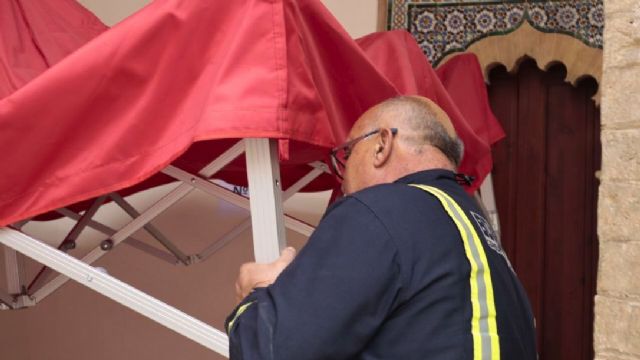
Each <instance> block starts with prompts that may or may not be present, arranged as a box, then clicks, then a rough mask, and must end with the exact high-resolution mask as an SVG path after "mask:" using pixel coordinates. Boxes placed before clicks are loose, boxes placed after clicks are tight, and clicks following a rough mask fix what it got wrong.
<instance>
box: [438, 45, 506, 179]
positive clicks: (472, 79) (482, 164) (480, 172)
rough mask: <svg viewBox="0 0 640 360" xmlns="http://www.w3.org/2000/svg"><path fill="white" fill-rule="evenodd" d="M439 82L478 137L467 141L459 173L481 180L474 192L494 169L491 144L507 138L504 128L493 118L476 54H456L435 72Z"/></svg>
mask: <svg viewBox="0 0 640 360" xmlns="http://www.w3.org/2000/svg"><path fill="white" fill-rule="evenodd" d="M436 73H437V74H438V77H439V79H440V81H442V84H443V85H444V87H445V89H447V93H449V94H450V95H451V99H452V100H453V101H454V102H455V103H456V105H457V106H458V109H460V113H461V114H462V116H463V117H464V119H465V120H466V121H465V124H467V125H468V126H469V129H468V130H470V131H471V133H473V134H475V135H476V137H475V138H474V140H478V141H477V142H475V141H474V142H473V143H471V142H467V141H465V147H466V149H465V159H464V161H463V162H462V164H461V165H460V169H459V170H460V172H462V173H465V174H469V175H472V176H475V177H477V178H478V180H479V181H478V180H477V181H475V182H474V183H473V184H472V186H471V190H474V191H475V190H476V189H477V188H478V187H480V185H481V184H482V180H483V179H484V178H485V177H486V176H487V174H489V172H491V169H492V168H493V158H492V157H491V145H493V144H495V143H496V142H498V141H500V140H501V139H502V138H504V137H505V133H504V130H503V129H502V126H501V125H500V123H499V122H498V120H497V119H496V117H495V115H493V111H492V110H491V106H490V105H489V97H488V96H487V88H486V86H485V83H484V77H483V76H482V69H481V68H480V62H478V58H477V57H476V55H475V54H472V53H465V54H460V55H456V56H454V57H453V58H451V59H450V60H449V61H447V62H446V63H444V64H442V65H441V66H439V67H438V69H437V70H436Z"/></svg>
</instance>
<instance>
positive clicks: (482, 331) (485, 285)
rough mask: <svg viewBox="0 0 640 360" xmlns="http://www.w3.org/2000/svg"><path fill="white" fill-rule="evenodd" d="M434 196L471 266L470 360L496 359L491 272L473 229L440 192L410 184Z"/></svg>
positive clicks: (447, 196) (466, 219)
mask: <svg viewBox="0 0 640 360" xmlns="http://www.w3.org/2000/svg"><path fill="white" fill-rule="evenodd" d="M412 186H415V187H417V188H420V189H422V190H424V191H426V192H428V193H430V194H432V195H433V196H435V197H436V198H437V199H438V200H440V203H441V204H442V206H443V207H444V208H445V210H446V211H447V213H448V214H449V217H451V219H452V220H453V221H454V223H455V224H456V227H457V228H458V231H459V232H460V236H461V237H462V241H463V245H464V250H465V254H466V256H467V260H468V261H469V264H470V266H471V274H470V277H469V285H470V288H471V307H472V317H471V333H472V336H473V349H474V350H473V352H474V355H473V358H474V360H486V359H491V360H498V359H500V340H499V337H498V325H497V321H496V307H495V299H494V293H493V283H492V281H491V271H490V269H489V263H488V261H487V256H486V253H485V251H484V247H483V246H482V243H481V242H480V237H479V236H478V234H477V232H476V231H475V228H474V227H473V225H472V224H471V221H470V220H469V217H468V216H467V215H466V214H465V212H464V211H463V210H462V209H461V208H460V206H459V205H458V204H457V203H456V202H455V201H454V200H453V199H452V198H451V197H450V196H449V195H447V194H446V193H444V192H443V191H442V190H440V189H437V188H434V187H431V186H425V185H416V184H412Z"/></svg>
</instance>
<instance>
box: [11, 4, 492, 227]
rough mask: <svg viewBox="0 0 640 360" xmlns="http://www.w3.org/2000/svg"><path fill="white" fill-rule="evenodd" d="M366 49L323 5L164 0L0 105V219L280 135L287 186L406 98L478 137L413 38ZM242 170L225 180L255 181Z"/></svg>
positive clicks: (189, 166) (323, 184) (230, 170)
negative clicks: (356, 128)
mask: <svg viewBox="0 0 640 360" xmlns="http://www.w3.org/2000/svg"><path fill="white" fill-rule="evenodd" d="M376 38H377V39H380V41H381V43H380V44H382V43H385V44H387V45H385V46H383V47H380V46H382V45H380V46H379V45H377V44H378V41H377V40H376V41H374V40H375V39H376ZM360 45H361V46H362V48H361V47H360V46H359V45H358V44H357V43H356V42H354V41H353V40H352V39H351V38H350V37H349V36H348V34H347V33H346V32H345V31H344V30H343V29H342V27H341V26H340V25H339V24H338V23H337V21H336V20H335V19H334V18H333V17H332V16H331V15H330V13H329V12H328V11H327V10H326V8H324V6H323V5H322V4H321V3H320V2H319V1H318V0H297V1H294V0H278V1H273V0H270V1H267V0H244V1H239V0H238V1H206V0H192V1H179V0H156V1H154V2H153V3H151V4H150V5H149V6H147V7H146V8H144V9H143V10H142V11H140V12H138V13H137V14H135V15H134V16H132V17H130V18H128V19H126V20H125V21H123V22H122V23H120V24H118V25H117V26H115V27H114V28H112V29H110V30H109V31H106V32H104V33H103V34H102V35H100V36H98V37H97V38H95V39H94V40H93V41H91V42H89V43H88V44H87V45H85V46H84V47H82V48H81V49H79V50H78V51H76V52H75V53H73V54H71V55H70V56H69V57H67V58H66V59H64V60H63V61H61V62H60V63H59V64H57V65H56V66H54V67H53V68H51V69H50V70H48V71H46V72H45V73H43V74H42V75H41V76H39V77H38V78H36V79H34V80H33V81H32V82H30V83H29V84H28V85H27V86H24V87H23V88H21V89H20V90H18V91H16V92H15V93H13V94H12V95H10V96H9V97H6V98H4V99H3V100H2V101H0V166H2V171H3V176H1V177H0V225H4V224H9V223H12V222H14V221H17V220H21V219H24V218H27V217H30V216H34V215H38V214H42V213H44V212H47V211H50V210H53V209H56V208H59V207H62V206H67V205H69V204H73V203H76V202H78V201H82V200H86V199H90V198H92V197H95V196H98V195H102V194H105V193H108V192H111V191H117V190H121V189H124V188H127V187H131V186H133V185H135V187H133V188H130V189H128V190H127V191H126V192H133V191H137V190H140V189H143V188H146V187H149V186H153V185H155V184H158V183H161V182H165V181H167V180H168V179H166V178H164V177H163V175H161V174H158V175H155V176H153V175H154V174H156V173H157V172H158V171H159V170H161V169H162V168H164V167H166V166H167V165H168V164H169V163H171V162H173V164H174V165H175V166H178V167H180V168H183V169H185V170H188V171H193V172H195V171H197V170H199V169H200V168H201V167H202V166H203V165H205V164H206V163H208V162H209V161H211V160H212V159H214V158H215V157H217V156H218V155H219V154H220V153H222V152H223V151H224V150H226V149H227V148H228V146H229V145H230V144H232V143H233V142H235V141H236V140H234V139H239V138H247V137H269V138H274V139H280V140H281V141H280V155H281V170H282V181H283V187H284V188H286V187H287V186H288V185H289V184H292V183H293V182H295V181H296V180H297V179H298V178H300V177H301V176H302V175H304V174H305V173H306V172H307V171H308V167H307V166H306V165H304V164H307V163H308V162H310V161H314V160H324V159H325V158H326V154H327V153H328V150H329V149H330V148H331V147H333V146H335V145H336V144H338V143H340V142H342V141H343V140H344V138H345V137H346V134H347V132H348V130H349V128H350V127H351V125H352V124H353V122H354V121H355V120H356V119H357V118H358V116H359V115H360V114H362V113H363V112H364V111H365V110H366V109H368V108H369V107H371V106H373V105H374V104H376V103H378V102H380V101H382V100H384V99H386V98H389V97H392V96H396V95H399V94H401V93H404V94H421V95H424V96H427V97H430V98H432V99H433V100H434V101H436V102H437V103H438V104H440V105H441V106H442V107H443V108H444V109H445V111H447V112H448V113H449V115H450V116H451V118H452V121H453V123H454V126H456V129H457V130H458V131H459V133H460V135H461V137H462V139H463V141H465V144H466V145H467V148H468V147H469V143H468V142H470V143H473V142H474V141H475V142H478V143H481V142H482V139H480V138H478V137H477V136H474V135H473V132H472V131H471V130H470V131H468V132H466V133H465V131H466V130H465V131H461V129H465V128H468V127H469V126H468V124H465V121H464V119H463V118H462V116H461V114H460V112H459V111H458V110H457V109H456V107H455V105H454V104H453V102H452V101H451V99H450V97H449V96H448V94H447V93H446V90H445V89H444V88H443V87H442V85H441V84H440V83H439V81H438V80H437V78H436V76H435V73H434V72H433V70H432V69H431V68H430V66H429V65H428V63H427V62H426V60H425V57H424V56H423V55H422V54H421V53H420V51H419V48H418V46H417V44H416V43H415V42H414V41H413V40H412V39H411V38H410V36H409V35H408V34H406V33H399V32H394V33H388V34H386V35H385V34H377V35H374V36H373V37H369V38H365V39H363V40H362V41H361V43H360ZM386 46H388V47H386ZM363 49H364V50H363ZM394 61H395V62H397V63H394ZM465 136H466V137H467V139H465ZM213 140H215V141H213ZM243 166H244V164H243V161H242V159H237V161H235V162H233V163H232V164H230V165H229V166H228V167H227V168H226V169H225V170H223V172H221V173H220V174H217V175H216V176H217V177H222V178H224V179H226V180H228V181H231V182H234V183H245V182H246V179H245V175H244V168H243ZM143 180H146V181H144V182H142V181H143ZM136 184H137V185H136ZM334 185H335V183H334V180H333V179H332V178H331V177H329V176H323V177H320V178H318V179H317V180H316V181H315V182H314V183H312V184H311V185H310V186H309V187H308V190H319V189H329V188H332V187H334Z"/></svg>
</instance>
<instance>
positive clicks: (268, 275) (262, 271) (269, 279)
mask: <svg viewBox="0 0 640 360" xmlns="http://www.w3.org/2000/svg"><path fill="white" fill-rule="evenodd" d="M295 257H296V249H294V248H292V247H288V248H286V249H284V250H282V254H281V255H280V257H279V258H278V259H277V260H276V261H274V262H272V263H269V264H258V263H255V262H250V263H246V264H243V265H242V266H241V267H240V275H238V279H237V280H236V300H237V301H238V302H240V301H242V299H244V298H245V297H246V296H247V295H249V293H251V291H253V289H255V288H257V287H266V286H269V285H271V284H273V282H274V281H276V278H278V275H280V273H281V272H282V270H284V268H286V267H287V266H288V265H289V264H290V263H291V262H292V261H293V259H294V258H295Z"/></svg>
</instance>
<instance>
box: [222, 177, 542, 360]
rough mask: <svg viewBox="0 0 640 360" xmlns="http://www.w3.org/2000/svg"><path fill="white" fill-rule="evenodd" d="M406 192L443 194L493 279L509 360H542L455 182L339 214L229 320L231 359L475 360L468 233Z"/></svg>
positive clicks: (373, 198)
mask: <svg viewBox="0 0 640 360" xmlns="http://www.w3.org/2000/svg"><path fill="white" fill-rule="evenodd" d="M408 184H424V185H429V186H433V187H437V188H439V189H441V190H443V191H444V192H445V193H447V194H448V195H449V196H451V197H452V198H453V199H454V200H455V201H456V202H457V203H458V204H459V205H460V207H461V208H462V209H464V211H465V213H466V214H467V216H468V217H469V219H471V223H472V224H473V226H474V228H475V229H476V232H477V233H478V235H479V238H480V239H481V243H482V246H483V247H484V249H485V252H486V256H487V260H488V264H489V268H490V271H491V280H492V283H493V288H494V295H495V307H496V313H497V316H496V322H497V327H498V334H499V341H500V353H501V359H517V360H529V359H532V360H533V359H535V358H536V350H535V335H534V334H535V331H534V320H533V316H532V312H531V307H530V305H529V302H528V300H527V297H526V294H525V292H524V290H523V288H522V286H521V284H520V282H519V281H518V279H517V277H516V275H515V274H514V273H513V272H512V270H511V268H510V265H509V263H508V260H507V259H506V257H505V256H504V253H503V251H502V249H501V248H500V246H499V243H497V242H496V241H495V235H494V234H493V232H492V230H491V228H490V226H489V225H488V223H487V221H486V220H485V219H484V218H483V217H482V216H481V215H480V214H481V212H480V210H479V209H478V207H477V205H476V204H475V202H474V201H473V199H472V198H471V197H469V196H468V195H467V194H466V193H465V192H464V190H463V189H462V187H460V186H459V185H458V184H457V182H456V180H455V176H454V174H453V173H452V172H450V171H446V170H428V171H422V172H418V173H414V174H411V175H409V176H406V177H404V178H402V179H400V180H398V181H396V182H395V183H393V184H384V185H378V186H374V187H370V188H367V189H364V190H362V191H360V192H357V193H355V194H352V195H350V196H347V197H345V198H343V199H342V200H340V201H338V202H337V203H335V204H334V205H333V206H331V207H330V208H329V209H328V210H327V212H326V214H325V215H324V218H323V219H322V221H321V222H320V224H319V225H318V227H317V229H316V231H315V232H314V233H313V235H312V236H311V238H310V239H309V241H308V243H307V245H306V246H305V247H304V248H303V249H302V251H301V252H300V253H299V255H298V256H297V257H296V259H295V260H294V261H293V262H292V263H291V264H290V265H289V266H288V267H287V268H286V269H285V270H284V271H283V272H282V274H281V275H280V276H279V277H278V279H277V281H276V282H275V283H274V284H273V285H271V286H269V287H267V288H258V289H256V290H254V291H253V292H252V293H251V294H250V295H249V296H248V297H247V298H246V299H244V300H243V302H242V303H241V304H240V305H239V306H238V308H236V311H234V313H232V314H231V315H230V316H229V319H228V320H227V331H228V332H229V337H230V353H231V359H245V360H249V359H261V360H262V359H264V360H272V359H278V360H285V359H291V360H304V359H330V360H340V359H397V360H407V359H437V360H447V359H472V358H473V341H472V335H471V314H472V307H471V300H470V296H471V295H470V285H469V283H470V280H469V276H470V271H471V270H470V264H469V261H468V260H467V257H466V256H465V251H464V246H463V243H462V239H461V236H460V233H459V231H458V229H457V227H456V226H455V223H454V222H453V220H452V219H451V218H450V217H449V215H448V214H447V213H446V212H445V210H444V208H443V206H442V205H441V203H440V202H439V200H438V199H437V198H436V197H434V196H433V195H431V194H428V193H426V192H425V191H423V190H421V189H418V188H415V187H412V186H408ZM247 304H250V305H247ZM240 308H243V310H244V311H243V312H242V313H241V314H240V315H238V309H240Z"/></svg>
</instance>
